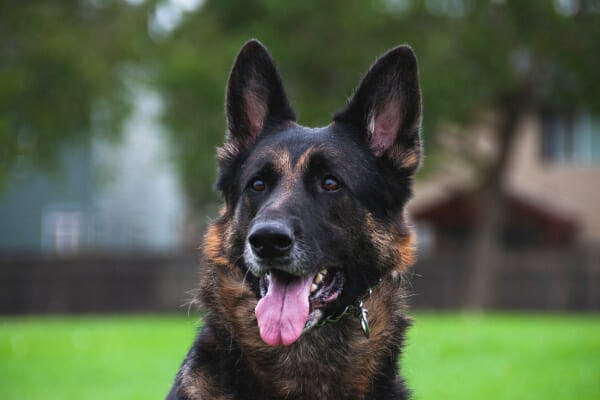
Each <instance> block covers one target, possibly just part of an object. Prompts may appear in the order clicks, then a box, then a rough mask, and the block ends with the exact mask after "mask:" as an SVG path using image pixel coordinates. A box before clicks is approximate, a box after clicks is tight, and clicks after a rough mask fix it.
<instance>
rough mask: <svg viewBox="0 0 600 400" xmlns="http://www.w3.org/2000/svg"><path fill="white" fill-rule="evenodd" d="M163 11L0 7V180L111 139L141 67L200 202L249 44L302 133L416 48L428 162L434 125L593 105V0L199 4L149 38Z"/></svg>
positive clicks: (597, 10) (599, 14) (100, 5)
mask: <svg viewBox="0 0 600 400" xmlns="http://www.w3.org/2000/svg"><path fill="white" fill-rule="evenodd" d="M165 4H168V0H152V1H150V0H148V1H145V2H144V1H135V2H134V1H130V2H127V1H124V0H68V1H61V2H56V1H28V2H23V3H22V4H18V5H17V4H16V3H14V2H2V4H0V182H2V180H3V178H2V175H3V174H6V171H7V170H8V168H10V167H11V166H13V165H14V164H15V163H16V161H17V160H24V161H26V162H30V163H34V164H35V165H41V166H46V165H47V164H49V163H51V161H52V160H53V159H54V158H55V156H56V154H57V149H58V148H59V147H60V146H61V145H62V143H64V142H72V141H85V140H88V138H89V137H90V135H91V134H98V133H101V134H107V133H115V132H117V131H119V126H120V123H121V120H122V118H123V116H124V115H126V114H127V111H128V104H129V101H128V100H129V99H127V96H126V95H125V94H126V90H125V88H126V84H125V83H124V82H125V81H126V78H129V77H131V75H135V74H137V73H136V71H140V70H143V71H145V72H147V73H149V74H148V75H147V76H149V77H151V78H153V79H152V81H151V82H150V80H148V82H147V83H153V84H155V85H156V86H155V87H156V88H158V90H160V92H161V93H162V94H163V96H164V98H165V104H166V109H165V115H164V117H165V122H166V125H167V126H168V128H169V129H170V131H171V133H172V139H173V143H174V145H175V149H176V152H177V153H176V154H177V160H178V166H179V169H180V172H181V176H182V180H183V183H184V187H185V188H186V189H187V192H188V195H189V196H188V197H189V199H190V200H191V203H192V206H193V207H195V208H201V207H202V206H203V205H204V204H205V203H206V202H209V201H213V200H214V195H213V192H212V182H213V181H214V172H215V171H214V165H215V160H214V148H215V147H216V146H218V145H220V144H221V142H222V138H223V134H224V132H225V129H226V127H225V118H224V113H223V108H224V107H223V103H224V93H225V83H226V79H227V75H228V72H229V68H230V66H231V64H232V62H233V59H234V57H235V55H236V53H237V51H238V49H239V48H240V46H241V45H242V44H243V43H244V42H245V41H246V40H248V39H249V38H251V37H256V38H258V39H260V40H261V41H263V42H264V43H265V44H266V45H267V47H268V48H269V49H270V50H271V52H272V53H273V55H274V57H275V59H276V60H277V62H278V64H279V66H280V69H281V70H282V73H283V77H284V81H285V84H286V87H287V89H288V92H289V93H288V94H289V96H290V98H291V100H292V103H293V104H294V106H295V108H296V109H297V111H298V115H299V122H300V123H302V124H305V125H323V124H327V123H329V121H330V116H331V114H332V113H333V112H334V111H335V110H337V109H339V108H340V107H342V106H343V104H344V102H345V100H346V99H347V98H348V97H349V96H350V95H351V93H352V90H353V88H354V86H355V85H356V84H357V82H358V80H359V78H360V76H361V74H362V73H364V71H365V70H366V69H367V67H368V66H369V65H370V64H371V62H372V61H373V60H374V59H375V57H376V56H377V55H379V54H381V53H382V52H384V51H385V50H387V49H389V48H390V47H393V46H395V45H397V44H400V43H408V44H410V45H412V46H413V47H414V48H415V50H416V53H417V55H418V57H419V61H420V68H421V78H422V86H423V92H424V110H425V111H424V124H425V130H424V132H425V137H426V144H427V153H428V154H429V155H431V154H435V150H436V149H435V141H433V140H430V139H431V138H432V137H433V136H434V133H435V132H438V130H437V129H436V128H437V127H439V126H440V125H441V124H444V123H447V122H452V123H456V124H458V125H459V126H460V125H462V124H465V123H467V122H469V121H472V120H474V119H475V118H477V117H478V116H479V115H480V113H481V111H482V110H490V109H499V110H502V108H507V107H513V108H515V107H519V108H522V109H525V108H532V109H536V108H542V107H556V108H560V109H575V110H581V109H583V110H590V111H593V112H597V111H598V110H600V96H597V93H599V92H600V87H599V86H600V80H598V79H597V73H598V71H599V70H600V52H599V51H598V49H599V48H600V5H599V4H598V2H597V1H589V0H587V1H584V0H572V1H570V2H557V1H554V2H553V1H547V0H531V1H520V0H503V1H499V0H495V1H490V0H455V1H447V0H370V1H362V0H333V1H327V2H322V1H317V0H306V1H298V2H280V1H273V0H251V1H239V0H207V1H205V2H204V3H202V2H201V5H200V7H199V8H198V10H196V11H186V12H183V14H182V16H183V18H182V20H181V22H180V23H179V24H178V25H175V27H174V29H173V30H172V31H169V30H167V31H166V32H163V33H162V34H156V33H155V34H153V35H148V32H149V31H150V32H151V33H152V32H153V29H152V26H153V25H152V23H149V20H151V19H152V18H153V17H152V16H154V15H156V10H157V9H159V8H160V7H161V6H165ZM561 4H562V6H561ZM565 4H566V6H565ZM569 5H571V6H573V7H568V6H569ZM557 10H558V11H557ZM559 11H560V12H559ZM149 26H150V29H149ZM150 36H151V37H152V38H153V39H154V40H153V41H152V40H150ZM132 65H133V66H134V67H133V68H129V66H132ZM124 71H125V72H124ZM127 71H129V72H127ZM131 71H133V72H131ZM128 73H129V76H128V75H127V74H128ZM136 78H138V77H136ZM428 160H430V161H431V157H430V158H428Z"/></svg>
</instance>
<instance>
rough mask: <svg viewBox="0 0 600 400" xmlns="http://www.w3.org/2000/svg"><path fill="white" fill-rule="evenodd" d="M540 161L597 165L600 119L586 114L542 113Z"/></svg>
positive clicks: (599, 149)
mask: <svg viewBox="0 0 600 400" xmlns="http://www.w3.org/2000/svg"><path fill="white" fill-rule="evenodd" d="M541 134H542V149H541V150H542V159H543V160H544V161H547V162H556V163H573V164H583V165H591V164H600V118H598V117H593V116H590V115H589V114H560V113H550V112H546V113H543V114H542V132H541Z"/></svg>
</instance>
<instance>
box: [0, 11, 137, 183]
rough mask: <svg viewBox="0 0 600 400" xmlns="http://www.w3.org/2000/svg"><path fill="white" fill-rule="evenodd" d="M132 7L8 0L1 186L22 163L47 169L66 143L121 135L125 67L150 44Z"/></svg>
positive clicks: (1, 86) (1, 83)
mask: <svg viewBox="0 0 600 400" xmlns="http://www.w3.org/2000/svg"><path fill="white" fill-rule="evenodd" d="M124 4H125V3H123V2H120V1H119V2H117V1H112V2H105V1H104V2H100V1H98V2H91V1H88V2H82V1H75V0H70V1H60V2H58V1H27V2H23V3H16V2H7V1H5V2H2V3H0V183H2V181H3V177H4V176H5V174H6V173H7V171H8V170H9V168H11V167H12V166H14V165H15V163H16V162H17V161H18V160H19V161H20V162H21V163H22V164H32V165H34V166H37V167H42V168H46V167H48V166H51V165H52V164H53V163H54V162H55V161H56V156H57V154H58V149H59V148H60V146H61V145H62V144H64V143H65V142H79V143H85V142H86V141H87V140H88V139H89V137H90V136H91V135H92V131H94V133H96V134H98V133H102V134H112V133H114V132H117V131H118V129H119V127H120V122H121V120H122V118H123V117H124V116H125V115H126V114H127V111H128V104H129V102H128V99H127V98H126V97H125V90H124V89H125V87H124V81H123V79H121V78H122V75H123V69H122V68H123V63H124V62H126V61H127V62H130V63H135V62H138V61H140V60H141V52H142V48H143V46H142V43H143V42H144V41H145V40H146V39H145V37H146V35H140V32H142V33H143V32H144V29H145V24H146V21H145V14H144V13H141V12H140V11H141V10H138V9H136V8H134V7H129V6H124ZM93 121H94V127H95V128H96V129H95V130H93V129H92V126H93V123H92V122H93Z"/></svg>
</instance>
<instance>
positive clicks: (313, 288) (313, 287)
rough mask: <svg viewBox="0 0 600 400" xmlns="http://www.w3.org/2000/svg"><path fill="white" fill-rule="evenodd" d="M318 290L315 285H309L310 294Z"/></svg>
mask: <svg viewBox="0 0 600 400" xmlns="http://www.w3.org/2000/svg"><path fill="white" fill-rule="evenodd" d="M318 288H319V286H318V285H317V284H316V283H313V284H312V285H310V292H311V293H312V292H314V291H316V290H317V289H318Z"/></svg>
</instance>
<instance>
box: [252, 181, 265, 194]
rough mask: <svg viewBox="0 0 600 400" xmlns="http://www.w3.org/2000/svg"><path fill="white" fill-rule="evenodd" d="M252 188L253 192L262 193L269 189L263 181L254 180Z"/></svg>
mask: <svg viewBox="0 0 600 400" xmlns="http://www.w3.org/2000/svg"><path fill="white" fill-rule="evenodd" d="M250 186H251V187H252V190H254V191H257V192H262V191H263V190H265V189H266V187H267V185H266V184H265V181H263V180H262V179H255V180H253V181H252V184H251V185H250Z"/></svg>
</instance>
